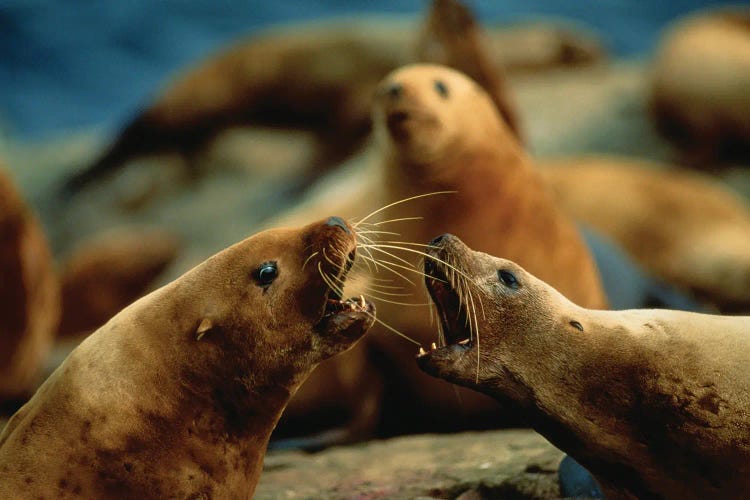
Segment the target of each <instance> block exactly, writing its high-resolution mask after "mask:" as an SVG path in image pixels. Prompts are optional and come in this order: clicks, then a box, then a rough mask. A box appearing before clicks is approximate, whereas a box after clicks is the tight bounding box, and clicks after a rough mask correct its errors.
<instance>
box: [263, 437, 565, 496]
mask: <svg viewBox="0 0 750 500" xmlns="http://www.w3.org/2000/svg"><path fill="white" fill-rule="evenodd" d="M562 457H563V454H562V452H560V450H558V449H556V448H555V447H553V446H552V445H551V444H549V443H548V442H547V441H546V440H545V439H544V438H543V437H541V436H540V435H539V434H537V433H535V432H533V431H530V430H525V429H513V430H503V431H494V432H481V433H463V434H453V435H419V436H409V437H402V438H395V439H390V440H386V441H372V442H369V443H365V444H362V445H353V446H344V447H336V448H331V449H329V450H327V451H324V452H321V453H318V454H314V455H306V454H303V453H300V452H274V453H269V454H268V455H267V456H266V461H265V469H264V473H263V476H262V477H261V481H260V484H259V486H258V489H257V491H256V494H255V498H256V499H258V500H261V499H281V498H287V499H313V498H315V499H331V500H333V499H344V498H347V499H352V498H355V499H360V500H365V499H368V500H369V499H377V498H389V499H399V498H403V499H407V498H409V499H412V498H451V499H454V498H457V499H461V500H470V499H471V500H474V499H490V498H506V499H522V498H539V499H541V498H559V497H560V490H559V487H558V483H557V466H558V464H559V463H560V460H561V459H562Z"/></svg>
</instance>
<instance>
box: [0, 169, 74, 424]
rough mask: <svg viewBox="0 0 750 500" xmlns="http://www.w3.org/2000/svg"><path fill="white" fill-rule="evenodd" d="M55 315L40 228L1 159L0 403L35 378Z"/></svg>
mask: <svg viewBox="0 0 750 500" xmlns="http://www.w3.org/2000/svg"><path fill="white" fill-rule="evenodd" d="M59 318H60V283H59V281H58V278H57V274H56V273H55V269H54V263H53V261H52V255H51V252H50V249H49V246H48V245H47V240H46V238H45V236H44V231H43V230H42V227H41V225H40V224H39V222H38V221H37V220H36V217H35V216H34V215H33V213H32V211H31V208H30V207H28V206H27V205H26V203H25V202H24V201H23V199H22V198H21V195H20V194H19V193H18V191H17V190H16V188H15V186H14V185H13V182H12V181H11V179H10V178H9V177H8V175H7V174H6V173H5V171H4V168H3V166H2V164H0V402H5V401H6V400H16V399H19V398H23V399H25V398H27V397H28V396H29V395H30V394H31V392H32V391H33V390H34V388H35V387H36V384H38V383H39V381H38V380H37V377H38V376H39V374H40V369H41V366H42V363H43V361H44V357H45V355H46V354H47V351H48V350H49V347H50V346H51V344H52V339H53V338H54V335H55V331H56V329H57V324H58V321H59ZM14 404H15V403H14ZM12 406H13V404H11V407H12ZM15 407H16V408H17V406H15ZM0 411H2V410H0Z"/></svg>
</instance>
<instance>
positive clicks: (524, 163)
mask: <svg viewBox="0 0 750 500" xmlns="http://www.w3.org/2000/svg"><path fill="white" fill-rule="evenodd" d="M373 123H374V128H375V140H376V145H377V151H376V154H377V158H376V162H377V164H376V165H373V168H372V170H371V171H370V172H368V173H369V177H363V178H361V179H360V185H359V188H353V189H351V190H348V189H341V190H340V192H341V193H342V194H343V196H339V195H338V194H332V193H328V196H327V197H322V198H321V199H320V204H319V205H318V206H314V205H303V206H302V207H300V208H299V209H298V210H295V212H294V213H293V214H290V215H288V216H287V217H286V218H282V219H281V221H283V223H285V224H288V223H290V222H291V223H299V221H300V220H305V219H307V218H309V217H315V216H317V214H318V213H319V212H320V211H323V210H325V208H324V207H328V206H331V204H332V206H335V207H336V209H337V210H339V211H340V213H345V214H351V215H354V214H367V213H369V212H371V211H373V210H375V209H377V208H378V207H382V206H386V205H388V204H390V203H393V202H396V201H398V200H403V199H405V198H409V197H412V196H418V195H423V194H425V193H431V192H436V191H442V192H453V191H455V193H448V194H443V195H436V196H429V197H425V198H420V199H415V200H412V201H410V202H408V203H404V204H402V205H398V206H394V207H392V208H390V209H388V210H387V211H384V212H382V213H381V214H379V215H377V216H375V217H373V218H372V219H368V220H366V221H365V222H364V225H363V226H362V228H363V229H368V228H369V229H373V230H377V229H381V230H382V229H383V227H368V226H367V222H376V221H378V220H384V219H399V218H405V217H406V218H408V217H420V218H422V220H421V221H404V222H402V223H398V225H397V226H388V228H387V229H385V230H386V231H396V232H398V233H399V234H400V235H399V236H389V237H385V238H380V240H381V242H380V243H382V244H386V245H388V243H387V241H388V239H389V238H390V239H391V240H399V241H402V242H407V243H406V245H409V242H411V243H415V242H420V243H421V242H424V241H427V240H429V238H430V237H431V235H433V234H435V233H436V231H437V232H440V231H444V230H450V231H453V232H455V233H457V234H459V235H461V236H462V237H465V238H467V239H469V240H470V241H472V243H474V244H476V245H477V246H479V247H480V248H483V249H486V250H487V251H492V252H495V253H499V254H502V255H508V256H513V257H514V258H517V259H519V260H521V261H523V262H526V263H527V265H529V266H530V267H532V268H535V269H537V270H538V272H539V273H540V274H542V275H544V276H546V277H547V278H548V279H549V280H551V281H553V282H555V283H556V284H557V285H558V286H560V287H561V288H563V289H565V290H567V293H569V294H570V295H572V296H574V297H576V300H578V301H580V302H581V303H585V304H587V305H588V306H590V307H592V308H603V307H606V305H607V301H606V298H605V296H604V292H603V289H602V287H601V283H600V281H599V277H598V274H597V269H596V265H595V264H594V262H593V259H592V257H591V255H590V254H589V252H588V250H587V248H586V245H585V243H584V242H583V239H582V238H581V236H580V234H579V233H578V230H577V228H576V226H575V225H574V223H573V222H572V221H571V220H570V219H569V218H568V217H567V216H566V215H565V214H564V213H563V212H562V211H560V210H558V209H557V207H556V206H555V204H554V200H553V198H552V197H551V196H550V194H549V193H548V192H547V190H546V187H545V186H544V184H543V182H542V180H541V178H540V176H539V175H538V173H537V172H536V170H535V168H534V167H533V164H532V162H531V160H530V159H529V158H528V157H527V155H526V154H525V152H524V151H523V148H522V147H521V146H520V144H519V143H518V141H517V139H516V138H515V136H514V134H513V133H512V131H511V130H510V129H509V128H508V127H507V126H506V125H505V124H504V122H503V121H502V118H501V117H500V115H499V113H498V111H497V109H496V107H495V105H494V104H493V101H492V100H491V99H490V98H489V97H488V95H487V93H486V92H485V91H484V90H483V89H482V88H481V87H480V86H479V85H477V84H476V83H475V82H473V81H472V80H471V79H469V78H467V77H466V76H465V75H463V74H461V73H459V72H457V71H454V70H452V69H450V68H447V67H443V66H437V65H411V66H406V67H404V68H401V69H399V70H397V71H395V72H393V73H392V74H391V75H389V76H388V77H386V78H385V79H384V80H383V82H382V83H381V85H380V86H379V90H378V93H377V94H376V99H375V103H374V108H373ZM277 223H278V221H277V222H274V224H277ZM370 236H373V235H370ZM375 236H377V234H375ZM375 239H376V240H377V239H378V238H375ZM377 244H378V241H375V245H377ZM398 245H399V244H398V243H396V244H395V246H398ZM418 248H419V247H418V246H412V249H413V250H414V249H418ZM371 252H372V253H373V254H374V256H375V257H376V258H378V259H381V260H383V261H386V262H392V263H396V265H404V263H403V262H400V261H398V260H396V259H395V258H393V257H392V256H390V255H389V253H391V254H393V253H395V254H398V255H400V256H401V258H404V260H405V261H407V262H410V263H412V265H413V264H414V262H416V261H418V260H419V256H417V255H415V254H414V253H413V252H408V251H407V252H401V253H399V251H398V250H395V249H393V248H387V247H386V248H382V250H378V249H376V248H373V249H371ZM386 267H387V266H386ZM401 274H402V276H403V274H408V271H403V272H401ZM372 276H373V275H371V278H372ZM415 276H417V277H418V275H412V276H411V278H414V277H415ZM371 278H370V279H371ZM377 279H392V280H393V281H392V282H390V283H388V286H390V287H393V288H391V289H389V290H384V289H382V288H381V289H380V291H381V292H380V293H378V292H377V282H369V283H364V284H363V285H362V286H361V287H360V285H359V284H357V285H356V286H357V290H358V291H360V292H361V293H364V294H365V295H367V296H368V297H371V298H372V299H373V300H381V302H380V303H379V304H378V307H379V310H380V311H381V317H382V318H384V319H385V320H386V321H387V323H388V324H389V325H390V326H392V327H393V328H395V329H397V330H399V331H401V332H404V333H406V334H407V335H409V336H412V337H414V338H415V339H416V340H417V341H419V342H421V343H425V342H427V343H429V341H430V340H431V338H432V332H433V327H432V326H431V320H430V314H429V312H428V310H427V309H426V308H425V307H424V305H425V302H426V297H425V293H424V289H423V288H422V287H421V286H420V285H419V283H418V281H414V280H411V283H410V282H407V281H406V280H405V279H404V278H403V277H401V276H398V275H396V274H392V273H389V272H388V271H383V270H382V269H381V272H380V273H377ZM373 283H375V285H376V286H375V288H374V289H373V287H372V285H373ZM368 287H369V288H368ZM382 292H386V293H382ZM387 293H395V294H396V296H395V297H394V296H392V295H387ZM388 300H391V301H395V302H399V303H397V304H392V303H389V302H388ZM403 303H406V304H412V305H413V306H414V307H408V306H404V305H403ZM419 304H421V306H420V305H419ZM407 311H408V312H407ZM375 331H380V332H381V333H382V334H380V335H378V334H376V335H373V336H371V339H370V341H368V345H372V346H373V350H374V351H375V353H376V354H375V356H376V357H377V358H378V360H379V362H380V363H383V364H385V365H387V368H385V369H384V370H383V372H384V373H386V374H388V376H389V377H392V380H391V381H390V384H389V386H388V388H387V393H388V394H389V397H390V398H393V400H392V401H391V402H389V403H387V404H388V406H389V407H390V408H391V409H392V410H393V411H390V410H388V409H386V410H385V413H384V417H383V422H381V429H382V430H383V432H385V433H391V432H408V431H422V432H424V431H429V430H448V429H455V428H467V427H468V428H472V427H482V426H484V425H490V423H491V424H492V425H496V423H497V419H496V415H493V417H492V418H491V419H485V418H484V417H485V416H487V414H493V412H494V411H495V404H494V402H491V401H488V400H487V399H486V398H479V397H477V396H476V395H475V394H472V393H471V392H470V391H461V394H460V401H459V398H457V397H456V395H455V393H454V392H453V391H452V390H451V389H450V387H449V386H447V385H445V384H441V383H435V382H434V381H433V380H431V379H430V378H429V377H426V376H425V375H424V374H422V373H420V372H419V370H417V369H416V367H415V366H414V363H413V362H412V352H411V351H412V350H411V347H410V344H408V343H407V342H404V341H403V339H400V338H398V337H397V336H395V335H392V334H386V333H385V332H384V330H383V329H382V328H379V327H377V326H376V327H375ZM343 361H344V360H343V358H342V360H338V361H336V360H335V361H334V364H338V363H341V362H343ZM308 385H310V386H311V387H316V386H317V382H316V378H315V375H313V377H311V378H310V381H309V382H308ZM305 390H306V388H305V387H303V389H302V391H301V393H304V391H305ZM293 406H294V401H293V402H292V404H291V405H290V407H293ZM459 407H460V408H461V410H462V411H463V417H465V418H462V419H458V418H456V416H455V413H453V412H452V411H448V410H455V409H457V408H459ZM427 416H429V418H427ZM509 418H512V417H510V416H509Z"/></svg>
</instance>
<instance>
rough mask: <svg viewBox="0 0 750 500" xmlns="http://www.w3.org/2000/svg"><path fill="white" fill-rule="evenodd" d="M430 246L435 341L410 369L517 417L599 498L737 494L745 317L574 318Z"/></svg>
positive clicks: (746, 422)
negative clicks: (439, 336)
mask: <svg viewBox="0 0 750 500" xmlns="http://www.w3.org/2000/svg"><path fill="white" fill-rule="evenodd" d="M432 247H433V248H431V249H430V250H428V252H429V253H430V254H431V256H433V257H434V260H433V259H427V261H426V264H425V272H426V274H427V275H428V277H427V278H426V282H427V285H428V289H429V290H430V293H431V295H432V296H433V298H434V299H435V301H436V303H437V304H438V310H439V316H440V317H441V318H443V321H442V323H443V326H444V335H445V338H446V346H444V347H440V348H437V349H434V350H431V351H430V352H427V353H422V354H420V355H419V356H418V364H419V365H420V366H421V368H422V369H423V370H425V371H427V372H428V373H430V374H432V375H434V376H438V377H440V378H444V379H446V380H449V381H451V382H453V383H456V384H460V385H462V386H465V387H471V388H473V389H475V390H478V391H481V392H482V393H484V394H488V395H490V396H492V397H494V398H496V399H497V400H499V401H500V402H502V403H503V404H505V405H507V408H508V410H512V411H516V412H519V413H520V414H521V415H523V417H524V419H525V421H526V422H528V423H530V424H531V425H532V426H533V427H534V428H535V429H536V430H537V431H539V432H540V433H541V434H542V435H544V436H545V437H546V438H547V439H549V440H550V442H552V444H554V445H555V446H557V447H559V448H560V449H562V450H563V451H565V452H567V453H569V454H570V455H571V456H572V457H573V458H575V459H576V460H577V461H579V462H580V463H581V464H582V465H584V466H585V467H586V468H587V469H588V470H590V471H591V472H592V473H593V474H594V476H595V477H596V478H597V480H598V481H599V483H600V484H601V485H602V487H603V489H604V491H605V494H606V495H607V498H656V497H663V498H719V497H721V498H730V497H739V496H742V495H743V494H744V493H745V492H746V491H747V490H748V488H750V477H749V476H748V472H750V412H748V408H749V407H750V406H749V405H750V371H748V366H749V365H750V363H749V361H750V354H748V353H750V317H742V316H735V317H730V316H714V315H706V314H698V313H690V312H682V311H670V310H656V309H654V310H648V309H646V310H626V311H599V310H591V309H586V308H583V307H580V306H578V305H576V304H574V303H573V302H571V301H570V300H568V299H567V298H565V297H564V296H563V295H562V294H561V293H559V292H558V291H556V290H555V289H554V288H553V287H551V286H549V285H548V284H546V283H544V282H543V281H541V280H539V279H538V278H536V277H534V276H533V275H531V274H530V273H528V272H527V271H525V270H524V269H523V268H521V267H520V266H519V265H517V264H515V263H513V262H511V261H508V260H505V259H500V258H496V257H492V256H489V255H487V254H483V253H481V252H474V251H472V250H470V249H469V248H468V247H467V246H465V245H464V244H462V243H461V242H460V240H458V238H456V237H453V236H451V235H444V236H443V237H442V238H440V239H438V240H435V241H433V245H432ZM445 261H449V262H452V263H453V264H454V265H455V266H456V267H457V268H458V269H460V270H461V275H457V274H451V273H450V269H449V268H447V267H446V266H445V265H444V264H443V262H445ZM456 276H458V277H456ZM438 280H442V281H438ZM461 280H464V281H465V282H466V283H465V285H466V286H469V287H470V288H471V289H472V290H473V293H474V296H475V300H478V301H479V302H480V303H481V304H482V307H483V313H480V314H477V315H473V316H472V317H473V320H472V321H473V322H475V323H474V325H475V326H474V332H475V331H477V330H478V331H479V335H476V334H475V333H474V332H470V331H469V329H468V328H467V327H466V326H465V324H464V323H463V321H462V319H463V317H464V315H465V313H462V312H460V311H461V309H459V304H461V306H462V307H463V308H464V309H463V310H465V307H466V304H465V303H463V299H461V298H459V296H458V294H457V293H456V292H455V290H456V289H457V287H458V286H459V285H458V284H457V283H458V282H459V281H461ZM468 283H471V284H468ZM470 337H471V339H470V340H469V338H470Z"/></svg>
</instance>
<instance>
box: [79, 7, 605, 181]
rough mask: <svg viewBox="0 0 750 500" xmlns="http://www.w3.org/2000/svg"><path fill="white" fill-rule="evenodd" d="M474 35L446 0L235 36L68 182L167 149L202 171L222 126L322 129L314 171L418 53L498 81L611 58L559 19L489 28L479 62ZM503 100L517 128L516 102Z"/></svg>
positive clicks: (349, 149)
mask: <svg viewBox="0 0 750 500" xmlns="http://www.w3.org/2000/svg"><path fill="white" fill-rule="evenodd" d="M477 36H478V28H477V26H476V23H475V22H474V20H473V17H472V15H471V13H470V12H469V10H468V9H467V8H466V7H465V6H464V5H463V4H461V3H460V2H458V1H455V0H438V1H435V2H433V4H432V7H431V9H430V12H429V13H428V21H427V23H426V24H425V26H424V27H423V28H422V29H420V28H419V26H416V25H415V23H414V22H407V23H403V22H402V23H394V25H393V26H391V27H390V28H383V26H382V22H381V23H377V22H376V23H373V22H372V21H370V22H368V21H366V20H362V19H359V18H357V19H348V20H339V21H335V22H328V23H320V24H318V25H314V26H292V27H291V28H287V29H284V30H280V29H278V28H277V29H276V30H270V31H268V32H267V33H262V34H260V35H257V36H254V37H253V38H252V39H250V40H243V41H240V42H237V43H235V44H233V45H232V46H230V47H229V48H227V49H224V50H222V51H219V52H218V53H217V54H215V55H213V56H211V57H209V58H207V59H206V60H205V61H203V62H200V63H198V64H196V65H195V66H194V67H193V68H190V69H187V70H186V71H184V72H183V74H182V75H179V76H177V77H176V78H175V79H174V80H173V82H172V83H170V84H168V85H167V86H166V87H165V88H164V89H163V90H162V91H161V92H160V95H158V96H157V97H156V98H155V100H154V102H152V103H150V104H148V105H147V106H146V107H145V109H144V110H143V111H142V112H139V113H138V114H137V115H136V116H135V117H134V118H133V120H132V121H130V123H128V124H127V125H126V126H125V127H124V128H123V130H122V131H121V132H120V133H119V134H118V136H117V137H116V138H115V140H114V142H113V143H112V145H111V146H110V147H109V148H108V149H107V150H106V151H105V152H104V153H103V154H102V155H101V156H100V157H99V158H97V159H96V160H95V162H94V163H93V164H92V165H90V166H88V167H86V168H84V169H83V170H82V171H81V172H79V173H78V174H77V175H76V176H74V177H73V178H71V179H70V181H69V182H68V184H67V188H68V191H69V192H76V191H78V190H79V189H80V188H82V187H84V186H86V185H87V184H89V183H90V182H91V181H93V180H96V179H99V178H101V177H103V176H104V175H106V174H108V173H110V172H112V171H114V170H117V169H118V168H120V167H122V166H123V163H124V162H127V161H129V160H132V159H134V158H137V157H142V156H149V155H154V154H158V153H162V152H165V151H176V152H179V153H181V154H182V155H183V156H185V157H186V158H187V159H188V162H189V163H188V165H189V166H190V168H191V170H192V171H193V173H194V174H195V173H197V171H198V170H199V169H198V168H197V166H196V165H197V163H199V162H196V161H195V156H196V153H197V152H198V151H200V150H201V149H202V148H204V146H206V144H208V143H209V142H211V141H212V140H213V139H214V138H216V137H217V135H218V134H219V133H220V132H222V131H223V130H226V129H227V128H230V127H236V126H246V125H249V124H256V125H258V124H265V125H272V126H283V127H292V128H297V129H299V128H304V129H307V130H312V131H314V132H315V133H316V135H317V136H318V137H317V138H318V147H319V150H320V151H319V154H318V155H317V157H316V158H314V159H313V160H312V161H311V163H312V165H310V167H311V169H312V170H315V169H316V168H320V167H321V166H325V165H329V164H332V163H335V162H337V161H341V160H342V159H343V158H345V157H347V156H348V155H349V154H351V153H353V152H354V151H356V150H357V149H358V148H359V146H361V145H362V143H363V141H364V140H365V139H366V137H367V135H368V133H369V131H370V114H369V109H370V99H371V95H372V92H373V91H374V89H375V87H376V86H377V84H378V82H379V81H380V80H381V79H382V78H383V77H384V76H385V75H386V74H388V73H389V72H390V71H392V70H394V69H395V68H398V67H399V66H403V65H405V64H409V63H413V62H417V61H421V62H438V63H442V64H448V65H453V64H457V67H458V68H459V69H461V70H464V71H467V72H468V73H469V74H470V75H471V76H472V77H475V78H480V77H481V78H480V79H482V80H485V81H487V82H488V83H490V82H492V83H493V84H494V82H497V81H499V79H500V78H501V77H500V75H498V74H493V73H494V72H495V71H497V68H507V69H508V70H509V71H513V70H517V69H520V70H521V71H530V70H531V71H533V70H539V69H544V68H549V67H559V66H572V65H579V64H590V63H592V62H597V61H601V60H602V59H603V58H604V56H603V54H604V51H603V49H602V47H601V45H600V44H599V43H598V42H597V41H595V40H594V39H593V38H592V37H589V36H586V35H581V34H579V33H576V32H572V31H571V30H569V29H567V28H565V27H561V26H559V25H558V26H555V25H554V24H551V23H547V24H541V25H540V24H537V25H535V26H534V27H533V28H528V27H526V28H524V27H519V26H516V27H511V28H510V29H508V28H494V29H491V30H488V32H487V39H488V42H487V43H488V46H489V47H491V50H490V51H488V52H487V54H489V55H490V56H491V58H488V59H485V60H476V59H473V58H472V53H471V51H472V45H473V44H475V43H476V42H477ZM467 55H469V58H466V56H467ZM473 69H477V70H478V72H474V71H473ZM488 69H491V71H487V70H488ZM490 93H491V94H492V91H490ZM498 103H499V104H502V105H503V106H502V109H503V110H507V111H508V116H507V118H508V120H509V123H511V124H512V127H515V126H516V124H517V119H515V118H514V117H515V112H514V110H513V108H512V106H510V101H508V100H507V99H503V98H501V99H499V100H498ZM308 173H309V172H308Z"/></svg>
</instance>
